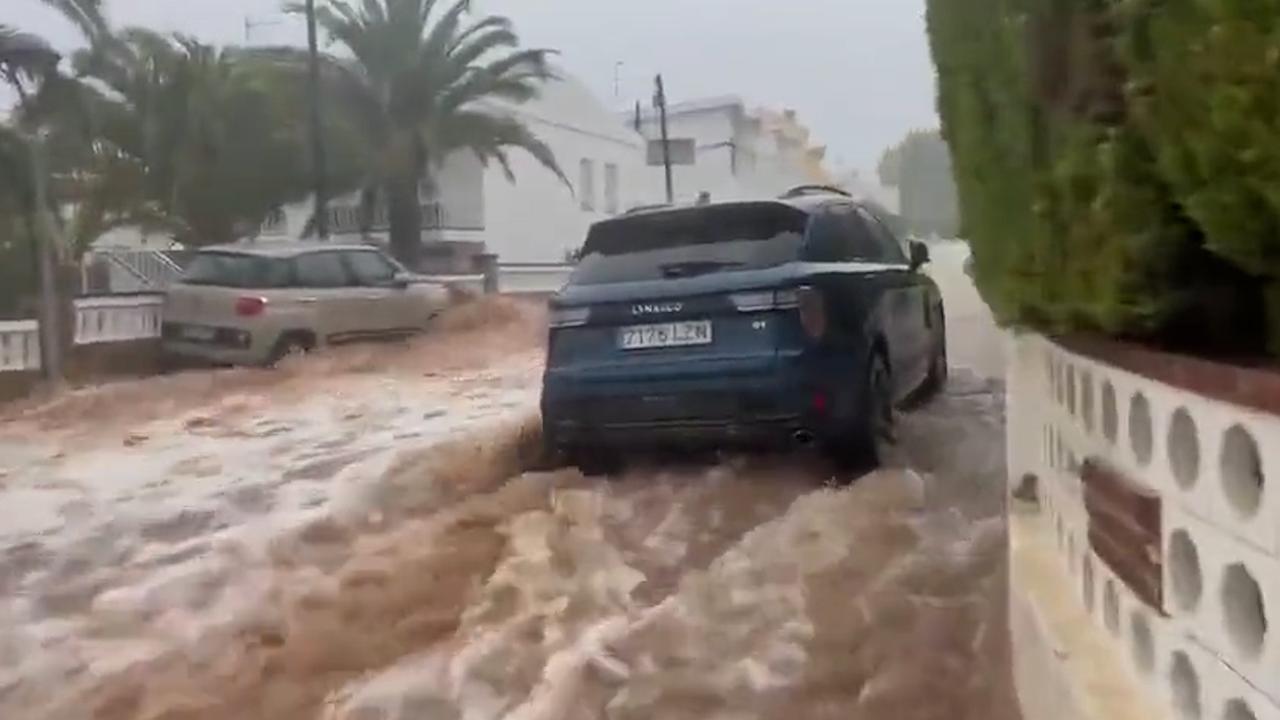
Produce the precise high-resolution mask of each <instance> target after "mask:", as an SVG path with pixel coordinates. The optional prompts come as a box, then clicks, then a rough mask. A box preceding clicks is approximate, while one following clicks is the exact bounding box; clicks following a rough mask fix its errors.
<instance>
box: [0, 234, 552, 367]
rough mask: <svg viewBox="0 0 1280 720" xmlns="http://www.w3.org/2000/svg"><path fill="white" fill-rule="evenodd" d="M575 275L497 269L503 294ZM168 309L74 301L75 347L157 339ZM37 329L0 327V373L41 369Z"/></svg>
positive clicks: (21, 323) (115, 298) (463, 283)
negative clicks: (164, 310) (164, 313)
mask: <svg viewBox="0 0 1280 720" xmlns="http://www.w3.org/2000/svg"><path fill="white" fill-rule="evenodd" d="M157 254H160V253H157ZM170 262H172V261H170ZM175 266H176V264H175ZM572 270H573V267H572V266H570V265H502V266H500V267H499V268H498V287H499V290H500V291H501V292H503V293H511V294H517V295H519V294H533V295H540V294H550V293H553V292H556V291H558V290H559V289H560V288H562V287H564V284H565V283H566V282H567V281H568V278H569V274H570V273H571V272H572ZM428 279H430V280H433V281H437V282H444V283H449V284H452V285H454V286H456V287H460V288H463V289H466V290H470V291H471V292H474V293H477V294H480V293H483V292H484V288H485V278H484V275H446V276H435V277H430V278H428ZM163 308H164V296H163V295H161V294H159V293H147V294H138V295H127V296H120V295H110V296H103V297H87V298H78V299H76V301H75V327H74V332H73V338H74V342H75V344H76V345H96V344H99V343H113V342H127V341H131V340H148V339H152V338H158V337H160V325H161V319H162V315H163ZM38 328H39V324H38V323H37V322H36V321H35V320H17V321H5V322H0V372H7V371H13V370H35V369H39V367H40V343H39V337H38Z"/></svg>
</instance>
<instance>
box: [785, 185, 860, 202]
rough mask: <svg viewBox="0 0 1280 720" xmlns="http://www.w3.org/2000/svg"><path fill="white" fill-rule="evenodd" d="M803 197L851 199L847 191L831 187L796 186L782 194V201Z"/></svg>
mask: <svg viewBox="0 0 1280 720" xmlns="http://www.w3.org/2000/svg"><path fill="white" fill-rule="evenodd" d="M804 195H843V196H844V197H853V196H852V195H850V194H849V193H848V191H846V190H843V189H841V188H838V187H835V186H832V185H797V186H796V187H793V188H791V189H790V190H788V191H786V192H785V193H783V194H782V199H784V200H786V199H790V198H796V197H802V196H804Z"/></svg>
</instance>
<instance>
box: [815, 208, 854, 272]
mask: <svg viewBox="0 0 1280 720" xmlns="http://www.w3.org/2000/svg"><path fill="white" fill-rule="evenodd" d="M848 236H849V228H848V226H847V224H846V223H845V218H844V217H843V216H842V215H839V214H836V213H834V212H824V213H821V214H820V215H818V216H816V217H815V218H814V219H813V223H812V224H811V226H810V227H809V242H808V245H807V247H806V249H805V259H806V260H811V261H813V262H848V261H849V260H851V259H853V256H852V252H851V250H850V248H849V237H848Z"/></svg>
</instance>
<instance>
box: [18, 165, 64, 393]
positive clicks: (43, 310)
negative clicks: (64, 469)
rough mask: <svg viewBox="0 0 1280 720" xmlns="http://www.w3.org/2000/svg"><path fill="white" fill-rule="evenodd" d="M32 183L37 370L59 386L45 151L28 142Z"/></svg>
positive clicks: (58, 312) (30, 221)
mask: <svg viewBox="0 0 1280 720" xmlns="http://www.w3.org/2000/svg"><path fill="white" fill-rule="evenodd" d="M30 147H31V181H32V183H33V187H34V190H35V198H34V201H33V203H32V205H33V207H32V210H31V215H30V216H29V217H28V220H27V227H28V229H29V230H30V231H31V233H32V235H33V237H35V238H36V242H37V251H38V255H39V259H40V263H39V267H40V367H41V369H42V370H43V371H44V377H45V379H46V380H48V381H50V382H52V383H60V382H62V380H63V372H62V365H63V363H62V360H63V352H62V351H63V343H62V325H63V322H62V317H61V314H62V313H61V306H60V305H59V304H58V278H57V264H56V263H57V261H56V258H55V248H54V238H55V237H56V236H55V234H54V232H55V228H56V225H55V223H54V221H53V218H51V217H50V216H49V206H48V195H47V187H46V185H45V182H46V176H45V172H44V149H43V148H42V147H40V146H39V144H38V142H36V141H32V143H31V146H30Z"/></svg>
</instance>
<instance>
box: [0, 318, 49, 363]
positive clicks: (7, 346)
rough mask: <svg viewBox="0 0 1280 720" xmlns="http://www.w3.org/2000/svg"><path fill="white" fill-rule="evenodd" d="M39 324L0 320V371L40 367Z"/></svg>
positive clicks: (30, 321)
mask: <svg viewBox="0 0 1280 720" xmlns="http://www.w3.org/2000/svg"><path fill="white" fill-rule="evenodd" d="M39 334H40V324H39V323H37V322H36V321H35V320H5V321H0V372H7V371H12V370H39V369H40V337H39Z"/></svg>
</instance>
